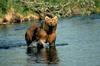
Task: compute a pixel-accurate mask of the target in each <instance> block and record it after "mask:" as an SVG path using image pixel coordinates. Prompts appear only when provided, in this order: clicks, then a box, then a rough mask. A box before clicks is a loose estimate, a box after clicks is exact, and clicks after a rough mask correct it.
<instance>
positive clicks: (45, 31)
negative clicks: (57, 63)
mask: <svg viewBox="0 0 100 66" xmlns="http://www.w3.org/2000/svg"><path fill="white" fill-rule="evenodd" d="M57 23H58V18H57V16H55V17H53V18H50V17H48V16H46V17H45V21H44V22H42V24H41V25H39V24H36V23H35V24H33V25H32V26H31V27H30V28H29V29H28V30H27V31H26V34H25V40H26V43H27V46H28V49H30V48H29V46H30V45H31V44H32V43H34V42H38V43H37V44H38V45H39V46H40V45H41V46H42V47H44V46H45V45H46V43H49V46H55V40H56V29H57ZM41 46H40V47H41ZM40 47H38V48H40ZM28 51H30V50H28Z"/></svg>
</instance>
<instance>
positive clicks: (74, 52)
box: [0, 14, 100, 66]
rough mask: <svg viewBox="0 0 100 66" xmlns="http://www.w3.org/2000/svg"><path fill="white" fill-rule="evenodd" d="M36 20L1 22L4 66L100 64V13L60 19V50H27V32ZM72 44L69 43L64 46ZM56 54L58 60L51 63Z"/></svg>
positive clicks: (1, 61)
mask: <svg viewBox="0 0 100 66" xmlns="http://www.w3.org/2000/svg"><path fill="white" fill-rule="evenodd" d="M31 24H32V23H23V24H15V25H0V48H1V49H0V66H100V33H99V32H100V15H98V14H94V15H91V16H76V17H72V18H64V19H59V23H58V29H57V40H56V44H61V45H60V46H56V50H54V49H53V50H51V51H52V53H51V54H52V55H50V54H48V52H46V50H45V49H43V50H42V51H41V53H40V54H38V55H35V54H33V55H31V56H29V55H28V54H27V53H26V46H23V45H26V44H25V40H24V34H25V32H26V30H27V28H28V27H29V26H30V25H31ZM66 43H68V45H63V44H66ZM47 56H52V57H53V58H55V59H54V60H57V61H56V63H50V64H48V59H47V58H48V57H47Z"/></svg>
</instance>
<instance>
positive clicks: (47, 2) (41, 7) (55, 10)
mask: <svg viewBox="0 0 100 66" xmlns="http://www.w3.org/2000/svg"><path fill="white" fill-rule="evenodd" d="M12 8H13V9H14V12H15V13H20V14H21V15H27V14H29V13H32V14H35V13H38V14H40V16H41V17H44V16H45V15H47V14H52V15H57V16H59V17H66V16H72V15H85V14H86V15H89V14H91V13H93V12H96V11H97V12H99V13H100V0H0V17H3V16H4V15H5V14H7V13H8V12H10V10H11V9H12Z"/></svg>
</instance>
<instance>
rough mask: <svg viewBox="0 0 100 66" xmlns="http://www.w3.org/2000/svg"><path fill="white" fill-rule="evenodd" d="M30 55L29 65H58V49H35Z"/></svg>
mask: <svg viewBox="0 0 100 66" xmlns="http://www.w3.org/2000/svg"><path fill="white" fill-rule="evenodd" d="M27 54H28V53H27ZM28 55H29V57H28V59H27V62H28V63H43V64H44V63H46V64H57V63H58V57H57V51H56V47H50V48H42V49H36V48H33V50H32V51H31V53H29V54H28Z"/></svg>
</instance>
